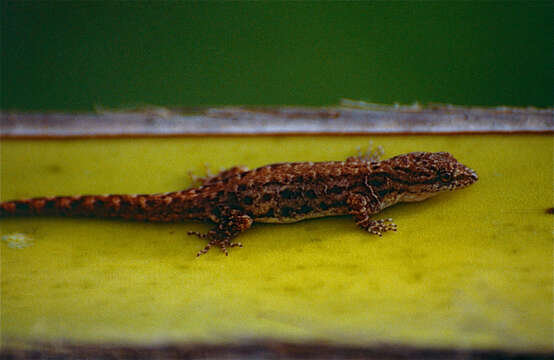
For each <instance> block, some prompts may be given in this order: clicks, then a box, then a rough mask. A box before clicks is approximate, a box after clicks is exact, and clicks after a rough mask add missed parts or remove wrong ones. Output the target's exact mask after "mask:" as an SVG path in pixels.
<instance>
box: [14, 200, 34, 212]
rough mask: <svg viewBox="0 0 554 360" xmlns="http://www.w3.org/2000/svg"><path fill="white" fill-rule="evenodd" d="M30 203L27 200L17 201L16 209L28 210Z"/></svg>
mask: <svg viewBox="0 0 554 360" xmlns="http://www.w3.org/2000/svg"><path fill="white" fill-rule="evenodd" d="M29 207H30V206H29V203H26V202H17V203H15V210H16V211H26V210H28V209H29Z"/></svg>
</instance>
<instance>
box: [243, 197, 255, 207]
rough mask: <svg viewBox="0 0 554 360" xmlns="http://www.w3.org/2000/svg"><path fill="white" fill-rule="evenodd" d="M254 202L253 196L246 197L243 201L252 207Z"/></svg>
mask: <svg viewBox="0 0 554 360" xmlns="http://www.w3.org/2000/svg"><path fill="white" fill-rule="evenodd" d="M253 201H254V200H253V199H252V196H245V197H244V198H243V199H242V202H244V203H245V204H246V205H252V202H253Z"/></svg>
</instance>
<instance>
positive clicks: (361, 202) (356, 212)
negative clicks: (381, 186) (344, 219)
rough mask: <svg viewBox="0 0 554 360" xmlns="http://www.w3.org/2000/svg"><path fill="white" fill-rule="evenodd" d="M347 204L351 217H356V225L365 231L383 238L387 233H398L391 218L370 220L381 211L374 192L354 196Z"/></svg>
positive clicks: (351, 196) (350, 197)
mask: <svg viewBox="0 0 554 360" xmlns="http://www.w3.org/2000/svg"><path fill="white" fill-rule="evenodd" d="M347 203H348V207H349V213H350V215H352V216H354V219H355V220H356V224H357V225H358V226H359V227H361V228H362V229H364V230H365V231H367V232H369V233H371V234H374V235H378V236H382V235H383V233H384V232H387V231H396V224H395V223H393V222H392V219H391V218H388V219H379V220H373V219H370V216H371V215H373V214H376V213H378V212H379V211H381V208H380V206H379V201H378V200H377V197H376V196H375V194H374V193H373V191H371V192H370V194H369V195H365V194H352V195H350V196H349V198H348V201H347Z"/></svg>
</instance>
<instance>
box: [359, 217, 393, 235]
mask: <svg viewBox="0 0 554 360" xmlns="http://www.w3.org/2000/svg"><path fill="white" fill-rule="evenodd" d="M356 224H358V226H360V227H361V228H362V229H364V230H366V231H367V232H369V233H371V234H374V235H378V236H383V233H384V232H387V231H396V224H395V223H393V222H392V219H391V218H388V219H380V220H370V219H364V220H361V221H358V222H357V223H356Z"/></svg>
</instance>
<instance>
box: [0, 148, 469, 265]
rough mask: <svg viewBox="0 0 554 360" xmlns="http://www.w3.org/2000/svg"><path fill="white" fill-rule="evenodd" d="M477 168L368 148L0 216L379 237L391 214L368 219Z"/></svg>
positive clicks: (226, 241) (10, 209) (452, 184)
mask: <svg viewBox="0 0 554 360" xmlns="http://www.w3.org/2000/svg"><path fill="white" fill-rule="evenodd" d="M475 181H477V174H476V173H475V172H474V171H473V170H472V169H470V168H468V167H466V166H465V165H463V164H461V163H459V162H458V161H456V159H454V157H452V155H450V154H449V153H446V152H438V153H424V152H414V153H409V154H405V155H399V156H395V157H393V158H390V159H387V160H383V161H378V158H377V157H376V156H375V154H367V155H366V156H357V157H351V158H348V159H347V160H346V161H342V162H318V163H311V162H302V163H282V164H272V165H267V166H262V167H260V168H257V169H254V170H247V169H246V168H241V167H235V168H231V169H229V170H226V171H223V172H221V173H219V174H218V175H216V176H213V177H209V178H205V179H202V180H201V186H200V187H198V188H191V189H188V190H184V191H179V192H172V193H165V194H154V195H100V196H99V195H86V196H73V197H63V196H62V197H44V198H34V199H27V200H15V201H8V202H3V203H0V217H6V216H32V215H40V216H42V215H59V216H89V217H105V218H123V219H129V220H139V221H162V222H180V221H184V220H189V219H192V220H201V221H205V220H209V221H212V222H214V223H215V224H216V225H215V227H214V228H213V229H212V230H210V231H209V232H208V233H206V234H200V233H197V232H189V234H194V235H198V236H199V237H201V238H205V239H207V240H208V241H209V242H208V245H207V246H206V247H205V248H204V249H203V250H201V251H200V252H199V253H198V255H201V254H204V253H206V252H207V251H208V250H209V249H210V248H211V247H212V246H219V247H220V248H221V249H222V250H223V251H224V252H225V254H226V255H227V249H228V248H230V247H234V246H242V245H241V244H240V243H234V242H232V239H233V238H235V237H236V236H237V235H239V234H240V233H241V232H243V231H245V230H247V229H249V228H250V227H251V226H252V223H254V222H269V223H290V222H296V221H301V220H304V219H309V218H317V217H323V216H333V215H347V214H350V215H352V216H353V217H354V219H355V220H356V223H357V224H358V226H360V227H361V228H362V229H364V230H366V231H368V232H370V233H372V234H376V235H379V236H381V235H382V233H383V232H386V231H391V230H392V231H395V230H396V225H395V224H394V223H392V220H391V219H385V220H372V219H371V218H370V217H371V216H372V215H375V214H377V213H379V212H380V211H381V210H383V209H384V208H386V207H388V206H391V205H394V204H396V203H398V202H403V201H408V202H409V201H421V200H424V199H426V198H428V197H431V196H434V195H436V194H438V193H441V192H444V191H449V190H455V189H461V188H464V187H466V186H469V185H471V184H473V183H474V182H475Z"/></svg>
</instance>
